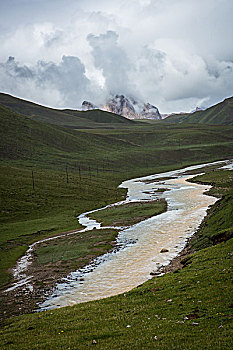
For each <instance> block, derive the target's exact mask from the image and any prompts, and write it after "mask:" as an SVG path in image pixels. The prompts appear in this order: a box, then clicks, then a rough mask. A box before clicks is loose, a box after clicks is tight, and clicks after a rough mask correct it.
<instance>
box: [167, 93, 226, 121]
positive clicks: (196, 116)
mask: <svg viewBox="0 0 233 350" xmlns="http://www.w3.org/2000/svg"><path fill="white" fill-rule="evenodd" d="M164 122H166V123H193V124H195V123H196V124H208V125H210V124H213V125H233V97H231V98H227V99H225V100H224V101H223V102H221V103H218V104H216V105H215V106H212V107H210V108H208V109H206V110H205V111H197V112H194V113H192V114H188V113H187V114H176V115H171V116H170V117H168V118H166V119H165V120H164Z"/></svg>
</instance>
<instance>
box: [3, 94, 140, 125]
mask: <svg viewBox="0 0 233 350" xmlns="http://www.w3.org/2000/svg"><path fill="white" fill-rule="evenodd" d="M0 104H1V105H3V106H5V107H7V108H10V109H12V110H13V111H15V112H16V113H20V114H22V115H24V116H26V117H28V118H30V119H32V120H36V121H39V122H44V123H49V124H54V125H60V126H65V127H69V128H78V129H87V128H98V127H101V124H111V125H114V124H115V125H119V124H122V125H124V124H126V125H127V124H132V123H134V122H133V121H132V120H129V119H127V118H124V117H122V116H120V115H116V114H113V113H109V112H106V111H100V110H97V109H95V108H92V109H93V110H92V109H91V110H89V109H86V111H80V110H73V109H63V110H61V109H54V108H48V107H45V106H41V105H38V104H36V103H33V102H30V101H26V100H23V99H20V98H17V97H14V96H11V95H8V94H4V93H0Z"/></svg>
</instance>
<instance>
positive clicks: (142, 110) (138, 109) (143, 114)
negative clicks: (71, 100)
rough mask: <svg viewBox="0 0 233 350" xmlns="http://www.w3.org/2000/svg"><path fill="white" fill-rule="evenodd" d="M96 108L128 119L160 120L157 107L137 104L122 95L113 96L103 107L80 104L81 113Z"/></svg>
mask: <svg viewBox="0 0 233 350" xmlns="http://www.w3.org/2000/svg"><path fill="white" fill-rule="evenodd" d="M97 108H99V109H101V110H103V111H107V112H111V113H114V114H118V115H121V116H123V117H125V118H128V119H155V120H161V119H162V116H161V114H160V113H159V110H158V108H157V107H155V106H153V105H151V104H150V103H142V102H138V101H136V100H135V99H133V98H132V97H126V96H124V95H115V96H114V97H112V98H110V99H109V100H108V101H107V102H106V103H105V104H104V105H101V106H99V107H97V106H95V105H94V104H93V103H91V102H89V101H83V103H82V110H83V111H87V110H93V109H97Z"/></svg>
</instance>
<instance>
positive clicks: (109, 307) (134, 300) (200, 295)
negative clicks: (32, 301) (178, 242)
mask: <svg viewBox="0 0 233 350" xmlns="http://www.w3.org/2000/svg"><path fill="white" fill-rule="evenodd" d="M198 181H199V182H204V183H209V182H210V181H211V183H212V184H215V191H216V192H217V193H218V195H220V194H224V197H223V199H222V200H220V201H219V202H217V203H216V204H215V205H214V206H213V207H212V209H211V210H210V211H209V214H208V217H207V218H206V220H205V221H204V223H203V225H202V227H201V230H200V231H199V233H198V234H197V235H196V236H195V238H194V239H193V240H192V242H195V244H197V243H198V245H199V246H198V249H199V250H198V251H197V252H196V253H193V254H192V255H190V256H189V258H188V259H187V258H186V259H185V261H184V268H183V269H181V270H178V271H177V272H175V273H174V272H173V273H168V274H166V275H164V276H162V277H157V278H153V279H152V280H150V281H148V282H146V283H145V284H143V285H142V286H140V287H138V288H135V289H134V290H132V291H131V292H129V293H126V294H123V295H119V296H116V297H112V298H108V299H105V300H100V301H96V302H91V303H85V304H80V305H75V306H73V307H67V308H62V309H59V310H52V311H48V312H43V313H40V314H32V315H24V316H20V317H17V318H14V319H10V320H8V321H5V324H4V325H3V327H2V329H1V330H0V335H1V339H2V349H6V350H8V349H17V350H18V349H43V350H44V349H58V348H59V349H73V350H74V349H77V348H78V349H85V348H88V347H91V346H95V347H96V348H97V349H101V350H102V349H154V348H156V349H211V350H212V349H230V348H231V347H232V345H233V344H232V298H231V277H232V261H231V260H232V243H233V239H228V238H229V236H227V237H226V238H225V240H223V241H222V242H221V243H219V244H216V245H214V244H215V243H216V242H215V243H214V242H213V241H212V243H211V246H209V247H207V248H204V247H205V246H206V243H205V242H204V241H203V237H208V240H209V238H211V237H212V236H215V235H216V233H221V232H222V230H225V231H226V230H228V231H230V230H232V221H231V220H228V219H229V217H228V214H227V213H228V212H229V210H230V209H231V210H232V171H213V172H210V173H209V174H208V175H204V176H202V177H199V178H198ZM226 184H228V186H227V187H226ZM228 197H229V198H231V201H229V202H228V204H227V205H226V203H225V199H226V198H228ZM231 212H232V211H231ZM220 216H221V218H226V220H220V219H219V217H220ZM223 221H224V223H223ZM211 228H212V229H211ZM210 232H212V233H210ZM210 241H211V239H210ZM196 247H197V246H196ZM203 248H204V249H203ZM195 249H196V248H195ZM22 334H23V337H22Z"/></svg>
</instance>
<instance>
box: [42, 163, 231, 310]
mask: <svg viewBox="0 0 233 350" xmlns="http://www.w3.org/2000/svg"><path fill="white" fill-rule="evenodd" d="M218 163H219V166H220V165H223V162H216V164H218ZM212 164H215V163H212ZM224 164H225V162H224ZM203 166H206V164H205V165H198V166H192V167H188V168H185V169H182V170H177V171H170V172H166V173H162V174H156V175H151V176H146V177H142V178H137V179H132V180H128V181H125V182H123V183H122V184H121V185H120V187H123V188H127V189H128V194H127V199H126V201H123V202H120V203H117V204H122V203H127V202H132V201H145V200H147V201H148V200H154V199H156V198H164V199H165V200H166V201H167V204H168V208H167V211H166V212H165V213H162V214H160V215H157V216H154V217H152V218H149V219H147V220H144V221H142V222H140V223H138V224H136V225H133V226H131V227H128V228H121V230H120V232H119V235H118V237H117V244H118V247H119V249H117V250H115V251H113V252H111V253H108V254H105V255H104V256H102V257H100V258H98V259H96V260H95V261H94V262H93V263H92V264H90V265H88V266H86V267H85V268H84V269H81V270H78V271H76V272H73V273H71V274H70V275H69V276H67V278H65V279H64V280H63V281H62V283H59V284H58V285H57V287H56V289H55V291H54V292H53V294H52V295H51V296H50V297H49V298H48V299H47V300H46V301H45V302H43V303H42V304H41V305H40V310H45V309H52V308H58V307H63V306H67V305H73V304H76V303H82V302H86V301H91V300H97V299H101V298H105V297H109V296H112V295H116V294H119V293H123V292H126V291H129V290H131V289H132V288H134V287H136V286H138V285H140V284H142V283H143V282H145V281H147V280H148V279H150V278H151V277H152V275H151V273H152V272H153V273H156V271H157V270H158V269H159V267H161V265H167V264H168V263H169V262H170V261H171V260H172V259H173V258H174V257H175V256H176V255H177V254H178V253H179V252H180V251H181V250H182V249H183V248H184V246H185V244H186V242H187V239H188V238H189V237H190V236H191V235H193V234H194V232H195V231H196V230H197V228H198V226H199V225H200V223H201V221H202V220H203V218H204V216H205V214H206V211H207V209H208V207H209V206H210V205H213V204H214V203H215V201H216V198H214V197H211V196H207V195H205V194H204V192H205V191H207V190H208V189H209V188H210V186H206V185H205V186H203V185H199V184H195V183H190V182H187V180H189V179H190V178H192V177H193V176H194V175H187V174H186V173H187V172H188V171H190V170H195V169H199V168H200V169H201V168H202V167H203ZM200 173H201V170H200ZM159 189H160V190H161V189H162V191H158V190H159ZM98 210H102V209H98ZM89 213H90V212H88V213H84V214H81V215H80V217H79V222H80V223H81V224H82V225H83V226H84V227H85V229H84V230H90V229H93V228H94V227H96V228H100V227H101V225H100V224H99V223H97V222H96V221H95V220H91V219H89V218H88V214H89ZM161 249H166V250H167V252H165V253H161Z"/></svg>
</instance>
